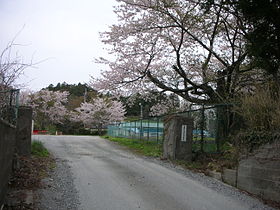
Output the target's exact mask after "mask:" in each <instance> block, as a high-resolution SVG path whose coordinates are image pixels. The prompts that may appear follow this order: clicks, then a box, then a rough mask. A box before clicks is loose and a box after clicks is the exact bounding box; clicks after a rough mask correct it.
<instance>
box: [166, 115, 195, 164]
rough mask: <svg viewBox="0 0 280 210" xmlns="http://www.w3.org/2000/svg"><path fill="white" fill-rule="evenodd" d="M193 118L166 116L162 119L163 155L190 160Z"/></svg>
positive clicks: (168, 157)
mask: <svg viewBox="0 0 280 210" xmlns="http://www.w3.org/2000/svg"><path fill="white" fill-rule="evenodd" d="M192 132H193V119H191V118H188V117H182V116H177V115H173V116H168V117H166V118H165V119H164V141H163V157H164V158H167V159H171V160H175V159H184V160H191V156H192V136H193V134H192Z"/></svg>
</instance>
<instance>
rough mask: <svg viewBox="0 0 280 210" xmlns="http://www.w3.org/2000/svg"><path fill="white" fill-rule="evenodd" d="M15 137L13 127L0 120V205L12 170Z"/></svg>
mask: <svg viewBox="0 0 280 210" xmlns="http://www.w3.org/2000/svg"><path fill="white" fill-rule="evenodd" d="M15 139H16V129H15V127H12V126H11V125H9V124H8V123H5V122H4V121H2V120H0V207H1V205H2V202H3V199H4V196H5V194H6V190H7V183H8V181H9V177H10V174H11V172H12V164H13V156H14V151H15V142H16V140H15Z"/></svg>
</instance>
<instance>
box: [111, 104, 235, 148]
mask: <svg viewBox="0 0 280 210" xmlns="http://www.w3.org/2000/svg"><path fill="white" fill-rule="evenodd" d="M231 108H232V106H231V105H228V104H221V105H213V106H205V105H193V106H192V107H191V109H190V110H189V111H187V112H182V113H175V114H176V115H180V116H184V117H190V118H192V119H193V121H194V129H193V146H192V149H193V151H194V152H197V151H203V152H207V153H216V152H219V151H220V150H221V148H220V145H221V143H222V142H223V141H225V138H226V137H227V135H228V132H229V127H230V126H231V121H232V116H231V114H232V111H231ZM164 117H165V116H160V117H156V118H148V119H140V120H135V121H128V122H122V123H119V124H115V125H110V126H108V135H109V136H112V137H122V138H130V139H139V140H146V141H156V142H158V143H162V141H163V138H164V123H163V119H164Z"/></svg>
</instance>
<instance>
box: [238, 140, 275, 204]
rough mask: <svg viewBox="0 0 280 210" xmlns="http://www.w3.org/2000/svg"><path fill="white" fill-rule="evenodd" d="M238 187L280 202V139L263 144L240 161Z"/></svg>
mask: <svg viewBox="0 0 280 210" xmlns="http://www.w3.org/2000/svg"><path fill="white" fill-rule="evenodd" d="M237 187H238V188H239V189H243V190H246V191H248V192H250V193H253V194H257V195H259V196H261V197H263V198H264V199H269V200H274V201H278V202H280V141H278V142H275V143H272V144H267V145H264V146H262V147H261V148H259V149H258V150H257V151H255V152H254V154H252V155H250V156H249V157H248V158H247V159H244V160H241V161H240V162H239V166H238V171H237Z"/></svg>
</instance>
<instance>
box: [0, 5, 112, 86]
mask: <svg viewBox="0 0 280 210" xmlns="http://www.w3.org/2000/svg"><path fill="white" fill-rule="evenodd" d="M113 5H116V2H115V0H101V1H100V0H79V1H78V0H0V28H1V39H0V49H1V51H2V50H3V48H4V47H5V46H6V45H7V43H8V42H10V41H11V40H12V39H13V38H14V36H15V35H16V34H17V33H18V32H19V31H20V30H21V29H22V27H24V28H23V30H22V31H21V32H20V34H19V35H18V37H17V38H16V43H19V44H21V45H24V46H21V47H17V51H18V52H19V54H20V55H22V56H23V57H24V59H25V61H26V62H28V61H29V60H30V59H31V58H32V56H33V61H34V62H36V61H40V60H44V59H47V58H49V59H48V60H46V61H44V62H43V63H40V64H38V65H37V66H36V68H31V69H28V70H26V71H25V76H23V77H22V78H21V79H20V82H24V83H25V84H27V86H28V88H30V89H33V90H39V89H41V88H43V87H46V86H48V85H49V84H51V83H52V84H54V85H56V84H57V83H58V82H63V81H65V82H67V83H69V84H74V83H76V84H77V83H78V82H81V83H84V82H88V81H89V79H90V76H89V75H94V76H98V75H99V74H100V69H101V68H103V66H100V65H97V64H95V63H94V62H93V60H94V58H98V57H100V56H106V51H105V50H103V48H104V45H103V44H102V43H101V41H100V38H99V32H101V31H105V30H107V29H108V26H110V25H112V24H113V23H116V16H115V14H114V12H113Z"/></svg>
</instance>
